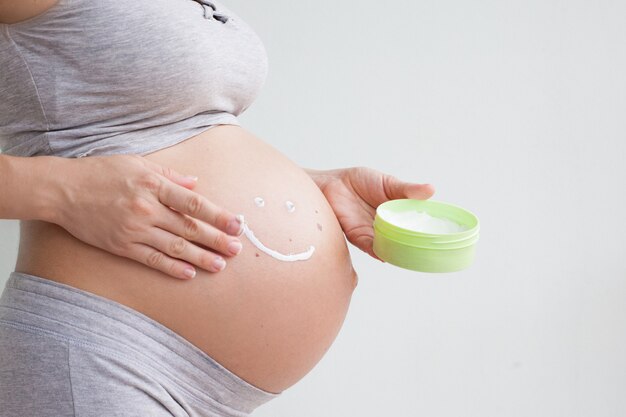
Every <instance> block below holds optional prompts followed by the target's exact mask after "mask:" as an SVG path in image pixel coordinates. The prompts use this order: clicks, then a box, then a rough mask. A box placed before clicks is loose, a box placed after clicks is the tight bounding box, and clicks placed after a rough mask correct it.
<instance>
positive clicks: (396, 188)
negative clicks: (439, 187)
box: [383, 174, 435, 200]
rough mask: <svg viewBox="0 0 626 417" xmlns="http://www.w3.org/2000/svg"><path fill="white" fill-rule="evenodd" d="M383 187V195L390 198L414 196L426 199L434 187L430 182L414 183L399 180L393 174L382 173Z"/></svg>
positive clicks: (433, 191)
mask: <svg viewBox="0 0 626 417" xmlns="http://www.w3.org/2000/svg"><path fill="white" fill-rule="evenodd" d="M383 188H384V192H385V195H386V196H387V197H388V198H389V199H390V200H396V199H400V198H414V199H418V200H426V199H428V198H430V197H432V195H433V194H434V193H435V187H433V186H432V185H431V184H416V183H409V182H404V181H401V180H399V179H398V178H396V177H394V176H393V175H389V174H384V175H383Z"/></svg>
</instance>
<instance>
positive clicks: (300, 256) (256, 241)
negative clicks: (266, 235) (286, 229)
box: [237, 214, 315, 262]
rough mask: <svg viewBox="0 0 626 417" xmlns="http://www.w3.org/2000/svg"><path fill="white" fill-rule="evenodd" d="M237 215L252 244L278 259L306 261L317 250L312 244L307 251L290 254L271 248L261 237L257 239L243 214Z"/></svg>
mask: <svg viewBox="0 0 626 417" xmlns="http://www.w3.org/2000/svg"><path fill="white" fill-rule="evenodd" d="M237 217H238V218H239V220H240V222H241V224H242V225H243V234H245V235H246V237H247V238H248V240H250V242H252V244H253V245H254V246H256V247H257V248H259V249H260V250H262V251H263V252H265V253H267V254H268V255H270V256H271V257H273V258H276V259H278V260H279V261H286V262H290V261H305V260H307V259H309V258H310V257H311V255H313V252H314V251H315V246H313V245H310V246H309V249H308V250H306V251H305V252H300V253H290V254H284V253H280V252H278V251H276V250H274V249H270V248H268V247H267V246H265V245H264V244H263V242H261V241H260V240H259V239H257V237H256V236H254V232H252V230H250V228H249V227H248V223H247V222H246V220H245V219H244V217H243V214H239V215H237Z"/></svg>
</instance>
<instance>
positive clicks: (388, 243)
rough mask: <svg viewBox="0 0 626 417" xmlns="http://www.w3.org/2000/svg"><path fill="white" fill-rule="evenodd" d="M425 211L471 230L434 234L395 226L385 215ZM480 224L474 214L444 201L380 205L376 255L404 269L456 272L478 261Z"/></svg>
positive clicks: (399, 202) (393, 201)
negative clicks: (476, 252)
mask: <svg viewBox="0 0 626 417" xmlns="http://www.w3.org/2000/svg"><path fill="white" fill-rule="evenodd" d="M386 210H389V211H392V212H396V213H398V212H405V211H421V212H425V213H428V214H429V215H430V216H432V217H438V218H447V219H449V220H452V221H454V222H455V223H458V224H460V225H463V226H465V227H466V228H467V230H464V231H462V232H456V233H445V234H431V233H423V232H416V231H414V230H410V229H405V228H402V227H399V226H398V225H395V224H392V223H390V222H389V221H387V220H385V219H383V217H381V212H382V213H384V212H385V211H386ZM478 230H479V222H478V217H476V216H475V215H474V214H473V213H471V212H469V211H468V210H465V209H464V208H461V207H459V206H455V205H453V204H449V203H444V202H442V201H433V200H414V199H399V200H390V201H386V202H385V203H383V204H381V205H379V206H378V208H377V209H376V216H375V217H374V248H373V249H374V253H375V254H376V256H378V257H379V258H380V259H382V260H383V261H385V262H389V263H390V264H393V265H396V266H399V267H401V268H405V269H410V270H413V271H421V272H455V271H460V270H462V269H465V268H467V267H468V266H470V265H471V264H472V263H473V261H474V254H475V250H476V242H477V241H478Z"/></svg>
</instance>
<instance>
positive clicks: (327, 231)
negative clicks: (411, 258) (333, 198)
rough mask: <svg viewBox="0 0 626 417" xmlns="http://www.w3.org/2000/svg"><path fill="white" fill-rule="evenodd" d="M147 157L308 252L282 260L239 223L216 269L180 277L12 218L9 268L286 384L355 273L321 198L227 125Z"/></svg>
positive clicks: (305, 180) (337, 311) (250, 377)
mask: <svg viewBox="0 0 626 417" xmlns="http://www.w3.org/2000/svg"><path fill="white" fill-rule="evenodd" d="M145 158H147V159H151V160H153V161H155V162H157V163H159V164H162V165H164V166H168V167H171V168H173V169H175V170H177V171H178V172H181V173H184V174H193V175H197V176H198V177H199V180H198V183H197V185H196V187H195V189H194V191H195V192H197V193H199V194H202V195H204V196H206V197H207V198H208V199H209V200H210V201H212V202H214V203H216V204H218V205H221V206H223V207H224V208H227V209H229V210H231V211H233V212H234V213H241V214H243V215H244V216H245V219H246V221H247V223H248V225H249V227H250V229H251V230H252V231H253V232H254V234H255V236H256V237H258V239H259V240H260V241H261V242H263V244H264V245H266V246H267V247H269V248H271V249H273V250H276V251H279V252H281V253H285V254H288V253H296V252H303V251H306V250H307V249H308V248H309V246H311V245H313V246H314V247H315V251H314V253H313V255H312V256H311V257H310V258H309V259H308V260H300V261H293V262H285V261H280V260H277V259H274V258H273V257H271V256H270V255H268V254H266V253H264V252H263V251H261V250H259V249H258V248H257V247H255V246H254V245H253V244H252V243H251V242H250V240H248V239H247V238H246V237H245V236H243V235H242V236H240V239H241V242H242V244H243V250H242V251H241V253H240V254H239V255H237V256H235V257H227V256H225V259H226V261H227V266H226V268H225V269H224V270H223V271H221V272H218V273H212V272H208V271H206V270H204V269H201V268H199V267H197V268H196V269H197V271H198V273H197V275H196V277H195V278H194V279H192V280H179V279H176V278H173V277H170V276H168V275H166V274H164V273H161V272H159V271H156V270H154V269H152V268H149V267H147V266H145V265H143V264H141V263H139V262H136V261H134V260H132V259H129V258H124V257H120V256H116V255H113V254H111V253H109V252H106V251H103V250H100V249H98V248H95V247H93V246H91V245H88V244H85V243H83V242H82V241H80V240H78V239H76V238H74V237H73V236H72V235H71V234H69V233H68V232H67V231H66V230H65V229H63V228H61V227H60V226H58V225H55V224H52V223H47V222H42V221H30V220H29V221H22V222H21V238H20V249H19V255H18V261H17V265H16V269H15V270H16V271H18V272H24V273H28V274H32V275H37V276H40V277H43V278H47V279H51V280H54V281H58V282H61V283H64V284H68V285H71V286H73V287H76V288H80V289H83V290H85V291H89V292H91V293H94V294H97V295H100V296H103V297H106V298H109V299H111V300H114V301H117V302H119V303H121V304H124V305H126V306H128V307H131V308H133V309H135V310H137V311H139V312H141V313H143V314H145V315H146V316H148V317H150V318H152V319H154V320H156V321H158V322H160V323H161V324H163V325H165V326H167V327H168V328H170V329H172V330H173V331H175V332H177V333H178V334H180V335H181V336H183V337H184V338H186V339H187V340H189V341H190V342H191V343H193V344H194V345H195V346H197V347H198V348H200V349H201V350H202V351H204V352H205V353H206V354H208V355H209V356H211V357H212V358H214V359H215V360H216V361H218V362H219V363H221V364H222V365H223V366H224V367H226V368H227V369H229V370H230V371H231V372H233V373H235V374H236V375H238V376H240V377H241V378H242V379H244V380H246V381H248V382H249V383H251V384H253V385H255V386H257V387H259V388H261V389H263V390H266V391H269V392H274V393H277V392H281V391H283V390H284V389H286V388H288V387H290V386H292V385H293V384H295V383H296V382H297V381H299V380H300V379H301V378H302V377H303V376H304V375H306V374H307V373H308V372H309V371H310V370H311V369H312V368H313V367H314V366H315V364H317V362H318V361H319V360H320V359H321V358H322V356H323V355H324V353H325V352H326V351H327V350H328V348H329V347H330V345H331V344H332V342H333V341H334V340H335V338H336V336H337V334H338V332H339V330H340V328H341V326H342V324H343V321H344V319H345V316H346V314H347V310H348V306H349V303H350V299H351V296H352V293H353V290H354V288H355V286H356V283H357V275H356V272H355V271H354V269H353V267H352V262H351V259H350V254H349V251H348V248H347V245H346V240H345V237H344V234H343V232H342V230H341V227H340V225H339V222H338V221H337V218H336V217H335V215H334V213H333V211H332V208H331V207H330V205H329V204H328V201H327V200H326V198H325V197H324V195H323V194H322V192H321V191H320V189H319V188H318V187H317V185H316V184H315V183H314V182H313V181H312V180H311V178H310V177H309V176H308V175H307V174H306V173H305V172H304V171H303V170H302V169H301V168H300V167H298V166H297V165H296V164H294V163H293V162H291V161H290V160H289V159H288V158H286V157H285V156H284V155H283V154H281V153H280V152H279V151H277V150H276V149H274V148H273V147H272V146H270V145H269V144H267V143H265V142H264V141H262V140H261V139H260V138H258V137H256V136H255V135H253V134H252V133H250V132H248V131H247V130H245V129H244V128H242V127H239V126H235V125H219V126H216V127H213V128H211V129H209V130H207V131H205V132H203V133H201V134H200V135H197V136H195V137H193V138H190V139H187V140H185V141H183V142H181V143H179V144H177V145H174V146H171V147H168V148H164V149H161V150H159V151H156V152H153V153H151V154H148V155H146V156H145ZM256 197H261V198H263V200H264V201H265V205H264V206H263V207H259V206H258V205H257V204H256V203H255V198H256ZM287 201H290V202H292V203H293V205H294V207H295V210H294V211H292V212H290V211H289V210H288V209H287V208H286V202H287Z"/></svg>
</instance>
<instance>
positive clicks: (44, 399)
mask: <svg viewBox="0 0 626 417" xmlns="http://www.w3.org/2000/svg"><path fill="white" fill-rule="evenodd" d="M278 395H280V394H274V393H270V392H266V391H263V390H261V389H259V388H257V387H255V386H253V385H251V384H249V383H247V382H246V381H244V380H243V379H241V378H239V377H238V376H236V375H235V374H233V373H232V372H230V371H228V370H227V369H226V368H224V367H223V366H221V365H220V364H219V363H217V362H216V361H215V360H214V359H212V358H211V357H210V356H208V355H206V354H205V353H204V352H203V351H201V350H200V349H198V348H197V347H195V346H194V345H192V344H191V343H190V342H189V341H187V340H186V339H184V338H183V337H181V336H180V335H178V334H177V333H174V332H173V331H171V330H170V329H168V328H167V327H165V326H163V325H161V324H160V323H158V322H156V321H154V320H152V319H150V318H149V317H147V316H145V315H143V314H141V313H139V312H137V311H135V310H133V309H131V308H128V307H126V306H124V305H122V304H119V303H117V302H114V301H111V300H108V299H106V298H103V297H100V296H97V295H94V294H91V293H89V292H86V291H83V290H79V289H76V288H74V287H71V286H68V285H65V284H60V283H57V282H54V281H50V280H47V279H44V278H41V277H37V276H33V275H28V274H24V273H19V272H12V273H11V275H10V277H9V280H8V282H7V284H6V287H5V288H4V291H3V293H2V296H0V416H1V417H9V416H11V417H13V416H15V417H26V416H28V417H44V416H45V417H63V416H80V417H87V416H89V417H91V416H94V417H96V416H97V417H109V416H124V417H128V416H141V417H159V416H185V417H187V416H207V417H218V416H219V417H244V416H248V415H249V414H250V413H251V412H252V411H253V410H254V409H255V408H257V407H258V406H260V405H261V404H263V403H265V402H267V401H269V400H271V399H273V398H275V397H277V396H278Z"/></svg>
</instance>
